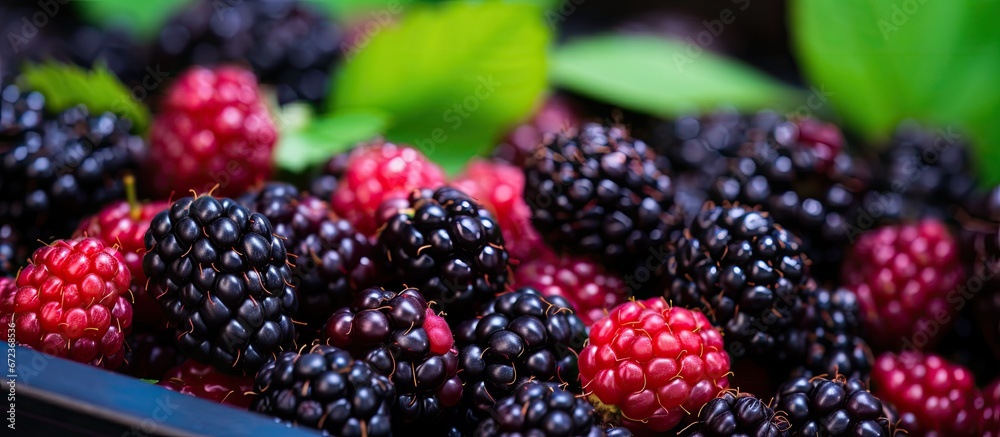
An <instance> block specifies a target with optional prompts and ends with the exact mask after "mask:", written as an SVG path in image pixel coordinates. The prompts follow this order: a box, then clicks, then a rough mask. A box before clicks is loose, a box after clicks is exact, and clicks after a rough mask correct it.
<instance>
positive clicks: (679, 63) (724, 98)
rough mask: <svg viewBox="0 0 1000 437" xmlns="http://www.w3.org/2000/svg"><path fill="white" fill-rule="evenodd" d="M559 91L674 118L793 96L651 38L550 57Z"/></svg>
mask: <svg viewBox="0 0 1000 437" xmlns="http://www.w3.org/2000/svg"><path fill="white" fill-rule="evenodd" d="M551 68H552V81H553V83H554V84H555V85H556V86H559V87H562V88H566V89H569V90H572V91H574V92H577V93H580V94H583V95H586V96H589V97H592V98H595V99H597V100H600V101H603V102H607V103H611V104H614V105H618V106H621V107H623V108H627V109H630V110H634V111H639V112H643V113H648V114H653V115H658V116H664V117H670V116H675V115H678V114H682V113H687V112H691V111H695V110H699V109H700V110H704V109H712V108H714V107H717V106H720V105H728V106H733V107H736V108H738V109H760V108H763V107H773V106H775V105H781V104H784V103H790V102H791V99H792V98H794V97H795V92H794V91H792V90H790V89H788V88H786V87H784V86H783V85H781V84H779V83H777V82H775V81H774V80H772V79H770V78H768V77H767V76H765V75H763V74H761V73H758V72H757V71H754V70H752V69H750V68H749V67H746V66H743V65H741V64H739V63H737V62H735V61H730V60H727V59H724V58H721V57H718V56H716V55H713V54H711V53H708V52H705V51H704V50H703V49H701V48H700V47H698V46H689V45H687V44H685V43H683V42H679V41H673V40H666V39H662V38H656V37H650V36H627V35H604V36H597V37H591V38H588V39H583V40H577V41H574V42H571V43H569V44H566V45H565V46H563V47H561V48H559V49H558V50H557V51H556V53H555V54H554V55H553V57H552V67H551Z"/></svg>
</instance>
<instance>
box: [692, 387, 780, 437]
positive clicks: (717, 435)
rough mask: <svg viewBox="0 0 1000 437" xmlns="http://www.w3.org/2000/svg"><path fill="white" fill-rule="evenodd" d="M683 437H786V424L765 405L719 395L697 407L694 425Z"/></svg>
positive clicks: (745, 397)
mask: <svg viewBox="0 0 1000 437" xmlns="http://www.w3.org/2000/svg"><path fill="white" fill-rule="evenodd" d="M681 435H683V436H684V437H730V436H736V435H739V436H756V437H787V436H788V423H787V422H785V421H784V420H783V417H781V416H776V415H775V413H774V410H772V409H771V407H769V406H768V405H767V404H766V403H764V402H763V401H761V400H760V399H757V398H756V397H754V396H753V395H750V394H746V393H743V394H736V395H734V394H732V393H729V392H726V393H723V395H722V396H720V397H718V398H715V399H713V400H711V401H709V403H707V404H705V406H704V407H701V411H700V412H699V413H698V421H697V422H695V424H694V425H693V426H690V427H689V428H685V429H684V431H683V433H681Z"/></svg>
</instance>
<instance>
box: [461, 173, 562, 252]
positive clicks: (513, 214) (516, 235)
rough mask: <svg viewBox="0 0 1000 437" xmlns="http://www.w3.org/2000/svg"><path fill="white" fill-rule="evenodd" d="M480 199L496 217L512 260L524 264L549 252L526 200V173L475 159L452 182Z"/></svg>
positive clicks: (474, 197)
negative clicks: (542, 253)
mask: <svg viewBox="0 0 1000 437" xmlns="http://www.w3.org/2000/svg"><path fill="white" fill-rule="evenodd" d="M452 185H453V186H455V187H456V188H458V189H459V190H462V191H463V192H465V193H466V194H468V195H469V196H472V198H473V199H476V201H478V202H479V203H481V204H482V205H483V206H484V207H486V209H488V210H490V212H492V213H493V216H494V217H496V220H497V224H498V225H500V231H501V232H502V233H503V239H504V242H505V243H506V244H504V247H505V248H506V249H507V252H509V253H510V257H511V260H513V261H519V262H521V263H523V262H525V261H527V260H529V259H534V258H537V257H538V256H539V252H547V251H549V249H548V248H547V247H545V244H544V243H543V242H542V237H541V236H540V235H538V231H537V230H535V227H534V226H533V225H532V224H531V208H530V207H529V206H528V204H527V203H525V201H524V197H523V193H524V172H523V171H522V170H521V169H520V168H518V167H515V166H513V165H510V164H504V163H501V162H490V161H483V160H478V159H477V160H473V161H472V162H470V163H469V165H468V166H467V167H466V169H465V173H464V174H463V175H462V176H459V178H458V179H457V180H455V181H454V182H453V183H452Z"/></svg>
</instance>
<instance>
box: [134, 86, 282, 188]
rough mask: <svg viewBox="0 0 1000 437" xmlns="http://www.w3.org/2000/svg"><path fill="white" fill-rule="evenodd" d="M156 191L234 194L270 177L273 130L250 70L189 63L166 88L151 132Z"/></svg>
mask: <svg viewBox="0 0 1000 437" xmlns="http://www.w3.org/2000/svg"><path fill="white" fill-rule="evenodd" d="M150 139H151V141H150V159H149V162H148V166H149V168H148V170H147V172H146V173H147V175H148V176H149V183H150V185H151V186H152V187H153V188H154V190H155V193H156V194H157V195H159V196H161V197H164V198H165V197H168V196H170V195H171V193H177V194H182V193H187V192H188V191H190V190H195V191H196V192H199V193H207V192H210V191H212V188H213V187H214V186H215V185H218V188H217V189H216V190H215V191H214V192H213V194H216V195H220V196H231V195H237V194H240V193H242V192H243V191H245V190H246V189H247V188H250V187H251V186H252V185H254V184H256V183H259V182H262V181H264V180H266V179H267V178H268V177H270V175H271V171H272V168H271V165H272V164H271V152H272V151H273V149H274V144H275V142H276V141H277V130H276V128H275V126H274V121H273V120H272V118H271V114H270V112H269V110H268V108H267V105H265V104H264V97H263V95H262V94H261V92H260V90H259V89H258V87H257V79H256V78H255V77H254V75H253V73H251V72H249V71H246V70H244V69H242V68H238V67H218V68H215V69H207V68H204V67H193V68H191V69H190V70H188V71H187V72H185V73H184V74H182V75H181V76H180V77H179V78H178V79H177V81H176V82H175V83H174V84H173V85H172V86H171V87H170V89H169V90H168V93H167V96H166V98H165V100H164V102H163V106H162V107H161V108H160V112H159V115H158V116H157V117H156V119H155V120H154V121H153V127H152V131H151V132H150Z"/></svg>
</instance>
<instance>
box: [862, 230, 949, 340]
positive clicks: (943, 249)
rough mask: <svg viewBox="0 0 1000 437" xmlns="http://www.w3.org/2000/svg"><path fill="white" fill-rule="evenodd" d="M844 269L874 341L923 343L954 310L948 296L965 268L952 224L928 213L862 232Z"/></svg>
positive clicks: (944, 324) (941, 328) (944, 326)
mask: <svg viewBox="0 0 1000 437" xmlns="http://www.w3.org/2000/svg"><path fill="white" fill-rule="evenodd" d="M843 275H844V282H845V286H846V287H847V288H849V289H851V290H852V291H854V293H855V294H856V295H857V297H858V301H859V303H860V309H861V313H860V314H861V320H862V322H863V324H864V327H865V329H866V332H867V333H868V334H869V339H870V340H871V342H872V343H873V345H875V346H878V347H883V348H899V347H903V348H906V349H923V348H925V347H929V346H933V344H934V343H935V342H936V341H937V340H938V336H939V335H940V334H941V333H943V331H946V330H947V328H948V326H947V325H948V321H950V320H951V319H952V318H953V316H954V315H955V312H956V310H955V306H954V305H952V304H950V303H948V302H947V301H946V299H947V296H948V294H949V292H951V291H952V290H954V289H956V288H957V287H958V285H959V284H960V283H961V281H962V280H963V275H964V271H963V267H962V264H961V260H960V259H959V249H958V244H957V243H956V241H955V238H954V237H952V235H951V233H950V232H949V231H948V229H947V227H946V226H945V225H944V224H943V223H941V222H940V221H937V220H931V219H926V220H923V221H921V222H919V223H913V224H902V225H893V226H885V227H881V228H876V229H874V230H872V231H869V232H866V233H864V234H862V235H861V236H860V237H859V238H858V241H857V242H856V244H855V245H854V247H853V248H852V249H851V255H850V256H848V257H847V258H846V259H845V263H844V270H843Z"/></svg>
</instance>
